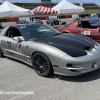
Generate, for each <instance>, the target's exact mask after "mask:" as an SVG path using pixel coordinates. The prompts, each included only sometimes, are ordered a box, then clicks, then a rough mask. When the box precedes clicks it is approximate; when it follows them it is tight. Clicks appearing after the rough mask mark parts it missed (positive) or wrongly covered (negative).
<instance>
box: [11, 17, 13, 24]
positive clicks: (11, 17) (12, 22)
mask: <svg viewBox="0 0 100 100" xmlns="http://www.w3.org/2000/svg"><path fill="white" fill-rule="evenodd" d="M11 20H12V25H13V18H12V16H11Z"/></svg>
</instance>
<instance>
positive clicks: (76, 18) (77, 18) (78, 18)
mask: <svg viewBox="0 0 100 100" xmlns="http://www.w3.org/2000/svg"><path fill="white" fill-rule="evenodd" d="M76 20H81V17H75V18H74V19H73V21H76Z"/></svg>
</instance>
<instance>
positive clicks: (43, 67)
mask: <svg viewBox="0 0 100 100" xmlns="http://www.w3.org/2000/svg"><path fill="white" fill-rule="evenodd" d="M32 64H33V68H34V70H35V71H36V73H37V74H38V75H40V76H43V77H46V76H49V75H51V74H53V68H52V64H51V62H50V60H49V59H48V58H47V57H46V56H45V55H43V54H41V53H35V54H34V55H33V57H32Z"/></svg>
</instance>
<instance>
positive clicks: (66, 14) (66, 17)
mask: <svg viewBox="0 0 100 100" xmlns="http://www.w3.org/2000/svg"><path fill="white" fill-rule="evenodd" d="M66 24H67V14H66Z"/></svg>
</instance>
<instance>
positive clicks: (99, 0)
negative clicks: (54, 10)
mask: <svg viewBox="0 0 100 100" xmlns="http://www.w3.org/2000/svg"><path fill="white" fill-rule="evenodd" d="M6 1H9V2H26V3H28V2H36V3H38V2H39V0H6ZM60 1H62V0H52V2H54V3H57V2H60ZM67 1H69V2H72V3H74V2H78V3H79V2H80V3H81V2H82V1H83V3H93V2H94V3H96V4H97V5H99V6H100V0H67ZM0 2H4V0H0Z"/></svg>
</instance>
